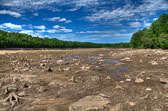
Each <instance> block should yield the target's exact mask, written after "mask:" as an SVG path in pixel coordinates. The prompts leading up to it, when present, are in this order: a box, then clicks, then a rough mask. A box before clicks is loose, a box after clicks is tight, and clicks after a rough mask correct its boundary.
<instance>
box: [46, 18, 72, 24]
mask: <svg viewBox="0 0 168 111" xmlns="http://www.w3.org/2000/svg"><path fill="white" fill-rule="evenodd" d="M43 20H47V21H52V22H55V21H57V22H65V23H70V22H72V21H71V20H67V19H66V18H61V17H52V18H44V19H43Z"/></svg>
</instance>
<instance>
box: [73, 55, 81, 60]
mask: <svg viewBox="0 0 168 111" xmlns="http://www.w3.org/2000/svg"><path fill="white" fill-rule="evenodd" d="M73 58H77V59H80V58H82V57H81V56H73Z"/></svg>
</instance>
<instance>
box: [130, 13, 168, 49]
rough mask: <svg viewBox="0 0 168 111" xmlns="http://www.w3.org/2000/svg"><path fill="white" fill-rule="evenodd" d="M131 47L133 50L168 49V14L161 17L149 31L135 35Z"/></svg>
mask: <svg viewBox="0 0 168 111" xmlns="http://www.w3.org/2000/svg"><path fill="white" fill-rule="evenodd" d="M130 45H131V47H132V48H163V49H168V14H163V15H161V16H160V17H159V19H158V20H157V21H154V22H153V23H152V25H151V26H150V28H149V29H143V30H140V31H138V32H136V33H134V34H133V36H132V39H131V41H130Z"/></svg>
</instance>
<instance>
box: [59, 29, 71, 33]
mask: <svg viewBox="0 0 168 111" xmlns="http://www.w3.org/2000/svg"><path fill="white" fill-rule="evenodd" d="M60 30H61V31H63V32H72V29H60Z"/></svg>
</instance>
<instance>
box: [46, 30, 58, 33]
mask: <svg viewBox="0 0 168 111" xmlns="http://www.w3.org/2000/svg"><path fill="white" fill-rule="evenodd" d="M46 32H48V33H56V32H60V31H59V30H56V29H48V30H47V31H46Z"/></svg>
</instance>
